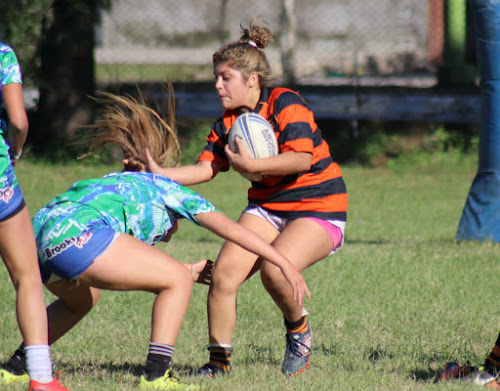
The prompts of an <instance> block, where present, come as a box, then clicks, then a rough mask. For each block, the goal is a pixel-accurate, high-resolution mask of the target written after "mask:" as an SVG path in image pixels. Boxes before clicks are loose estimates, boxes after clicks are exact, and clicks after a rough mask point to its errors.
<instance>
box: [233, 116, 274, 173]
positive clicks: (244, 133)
mask: <svg viewBox="0 0 500 391" xmlns="http://www.w3.org/2000/svg"><path fill="white" fill-rule="evenodd" d="M237 138H239V139H240V140H241V141H242V142H243V146H244V147H245V150H246V151H247V152H248V154H249V155H250V157H251V158H252V159H262V158H266V157H271V156H276V155H277V154H278V140H276V136H275V134H274V128H273V127H272V126H271V124H270V123H269V122H267V120H266V119H265V118H264V117H262V116H261V115H259V114H257V113H250V112H248V113H244V114H241V115H240V116H239V117H238V118H237V119H236V122H235V123H234V124H233V126H231V129H229V133H228V140H227V142H228V144H229V147H230V148H231V150H232V151H234V152H238V146H237V144H236V141H235V140H236V139H237ZM240 174H241V175H243V176H244V177H245V178H247V179H248V180H250V181H252V182H258V181H261V180H262V179H263V178H264V175H262V174H250V173H246V172H241V173H240Z"/></svg>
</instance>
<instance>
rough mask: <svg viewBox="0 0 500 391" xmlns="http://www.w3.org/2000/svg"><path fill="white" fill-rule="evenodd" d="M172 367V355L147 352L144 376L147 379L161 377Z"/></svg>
mask: <svg viewBox="0 0 500 391" xmlns="http://www.w3.org/2000/svg"><path fill="white" fill-rule="evenodd" d="M171 367H172V357H169V356H163V355H161V354H155V353H149V354H148V358H147V360H146V377H147V379H148V380H149V381H151V380H154V379H157V378H159V377H162V376H163V375H164V374H165V372H166V371H167V370H168V369H170V368H171Z"/></svg>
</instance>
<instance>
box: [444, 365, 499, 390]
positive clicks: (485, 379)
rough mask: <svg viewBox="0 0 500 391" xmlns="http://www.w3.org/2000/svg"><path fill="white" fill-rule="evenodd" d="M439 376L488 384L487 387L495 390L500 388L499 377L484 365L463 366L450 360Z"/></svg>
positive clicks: (481, 384) (445, 378)
mask: <svg viewBox="0 0 500 391" xmlns="http://www.w3.org/2000/svg"><path fill="white" fill-rule="evenodd" d="M439 377H440V379H441V380H452V379H456V380H460V381H466V382H471V383H473V384H477V385H480V386H486V388H490V389H494V390H498V389H500V385H499V383H498V382H499V379H498V378H497V377H496V376H493V375H492V374H491V373H489V372H487V371H486V370H485V368H484V367H482V366H479V367H472V366H461V365H459V364H458V363H456V362H449V363H447V364H446V365H445V366H444V370H443V372H441V374H440V375H439Z"/></svg>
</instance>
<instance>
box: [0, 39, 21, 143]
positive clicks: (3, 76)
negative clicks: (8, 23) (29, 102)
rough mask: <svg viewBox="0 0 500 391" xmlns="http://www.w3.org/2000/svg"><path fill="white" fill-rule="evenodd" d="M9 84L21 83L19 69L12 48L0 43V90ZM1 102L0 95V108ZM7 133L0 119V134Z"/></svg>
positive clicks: (5, 124) (4, 123)
mask: <svg viewBox="0 0 500 391" xmlns="http://www.w3.org/2000/svg"><path fill="white" fill-rule="evenodd" d="M10 83H21V84H22V76H21V67H20V66H19V62H18V61H17V57H16V55H15V53H14V51H13V50H12V48H11V47H10V46H8V45H6V44H4V43H2V42H0V88H1V87H3V86H4V85H6V84H10ZM2 105H3V101H2V97H1V95H0V107H2ZM5 131H7V122H6V121H5V120H4V119H3V118H0V132H2V133H3V132H5Z"/></svg>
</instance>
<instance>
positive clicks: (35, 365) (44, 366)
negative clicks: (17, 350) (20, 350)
mask: <svg viewBox="0 0 500 391" xmlns="http://www.w3.org/2000/svg"><path fill="white" fill-rule="evenodd" d="M24 352H25V353H26V367H27V370H28V375H29V377H30V379H32V380H36V381H38V382H40V383H50V382H51V381H52V380H54V378H53V377H52V360H51V359H50V347H49V345H31V346H25V347H24Z"/></svg>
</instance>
